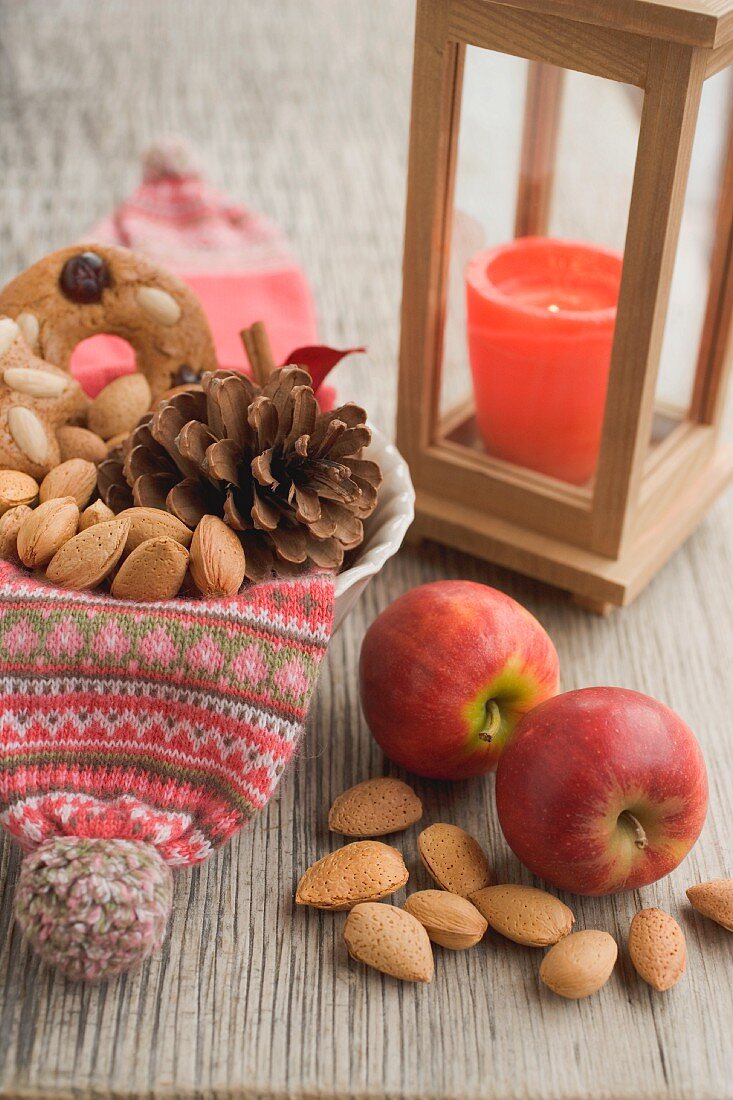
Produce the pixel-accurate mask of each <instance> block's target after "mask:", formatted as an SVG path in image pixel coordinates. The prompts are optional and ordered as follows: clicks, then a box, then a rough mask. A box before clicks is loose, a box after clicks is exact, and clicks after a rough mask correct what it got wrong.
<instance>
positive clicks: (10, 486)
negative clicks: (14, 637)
mask: <svg viewBox="0 0 733 1100" xmlns="http://www.w3.org/2000/svg"><path fill="white" fill-rule="evenodd" d="M150 400H151V396H150V387H149V386H148V383H147V381H146V379H145V378H144V377H143V375H141V374H131V375H125V376H124V377H122V378H117V379H115V381H114V382H111V383H110V384H109V385H108V386H106V387H105V388H104V389H103V390H102V391H101V393H100V394H99V395H98V396H97V397H96V398H95V399H94V400H93V401H92V402H91V404H90V406H89V409H88V413H87V423H88V425H89V427H88V428H87V427H82V426H80V425H71V424H69V425H65V426H63V427H62V428H59V429H58V432H57V439H58V443H59V450H60V453H61V456H62V459H63V460H62V461H61V462H60V463H59V464H58V465H57V466H54V467H53V468H52V469H51V470H49V472H48V473H47V474H46V476H45V477H44V478H43V480H42V481H41V482H40V484H39V483H38V482H37V481H36V480H35V478H33V477H31V476H30V475H29V474H25V473H21V472H20V471H18V470H0V558H2V559H3V560H5V561H10V562H13V563H14V564H19V565H24V566H26V567H27V568H28V569H32V570H34V571H35V573H36V574H37V575H40V576H44V577H45V578H46V579H47V580H48V581H50V582H51V583H53V584H56V585H59V586H60V587H62V588H72V589H79V590H81V589H94V588H99V587H101V586H105V587H106V588H108V590H109V591H110V592H111V593H112V595H113V596H116V597H119V598H120V599H129V600H163V599H169V598H171V597H173V596H176V595H177V594H179V593H184V594H186V595H202V596H206V597H220V596H231V595H233V594H234V593H236V592H238V591H239V589H240V587H241V586H242V583H243V581H244V564H245V563H244V551H243V550H242V546H241V543H240V542H239V539H238V538H237V537H236V535H235V534H234V532H233V531H232V530H231V529H230V528H229V527H228V526H227V525H226V524H225V523H224V522H223V521H222V520H220V519H218V518H217V517H216V516H204V518H203V519H202V520H201V522H200V523H199V524H198V526H197V527H196V529H195V530H193V531H192V530H190V529H189V528H188V527H186V526H185V524H183V523H182V522H181V521H180V520H179V519H177V518H176V517H175V516H172V515H170V514H169V513H168V512H164V511H162V510H160V509H157V508H128V509H127V510H126V511H124V512H120V513H119V514H118V515H117V516H115V515H114V513H113V512H112V511H111V510H110V509H109V508H108V507H107V505H106V504H104V502H103V501H101V500H99V499H95V498H96V495H97V468H96V463H97V462H99V461H101V460H103V459H104V458H106V456H107V454H108V450H109V449H114V447H116V446H117V445H118V444H119V442H120V441H121V439H124V438H126V437H127V435H128V433H129V432H130V430H131V429H132V428H133V427H134V426H135V424H136V423H137V422H138V420H139V419H140V416H141V415H142V414H143V413H144V412H145V411H146V410H147V408H148V407H149V405H150Z"/></svg>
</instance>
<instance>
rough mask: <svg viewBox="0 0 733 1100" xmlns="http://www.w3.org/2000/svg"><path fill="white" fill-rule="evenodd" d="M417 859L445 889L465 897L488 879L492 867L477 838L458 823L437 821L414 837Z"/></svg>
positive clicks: (478, 888) (486, 883) (489, 879)
mask: <svg viewBox="0 0 733 1100" xmlns="http://www.w3.org/2000/svg"><path fill="white" fill-rule="evenodd" d="M417 848H418V851H419V853H420V859H421V860H422V861H423V863H424V865H425V867H426V868H427V870H428V871H429V873H430V874H431V875H432V877H433V878H434V879H435V881H436V882H437V883H438V886H442V887H443V889H444V890H450V891H451V893H453V894H460V895H461V897H464V898H467V897H468V896H469V894H473V893H475V891H476V890H480V889H481V888H482V887H483V886H488V884H489V883H490V882H491V869H490V867H489V861H488V859H487V858H486V855H485V853H484V851H483V849H482V847H481V845H480V844H479V843H478V841H477V840H474V838H473V837H472V836H471V835H470V834H469V833H467V832H465V831H464V830H463V829H459V828H458V826H457V825H446V824H444V823H442V822H441V823H439V824H436V825H429V826H428V828H427V829H423V831H422V832H421V833H420V836H419V837H418V838H417Z"/></svg>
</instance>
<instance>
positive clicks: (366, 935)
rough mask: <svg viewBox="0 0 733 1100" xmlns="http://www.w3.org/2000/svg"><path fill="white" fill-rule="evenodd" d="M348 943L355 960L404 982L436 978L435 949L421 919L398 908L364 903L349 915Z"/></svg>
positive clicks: (347, 927) (347, 926) (345, 940)
mask: <svg viewBox="0 0 733 1100" xmlns="http://www.w3.org/2000/svg"><path fill="white" fill-rule="evenodd" d="M344 943H345V944H346V949H347V951H348V952H349V954H350V955H351V957H352V959H356V960H357V961H358V962H362V963H365V964H366V965H367V966H371V967H373V968H374V969H375V970H381V971H382V973H383V974H389V975H390V976H391V977H393V978H398V979H399V980H400V981H403V982H430V981H432V979H433V969H434V962H433V949H432V948H431V946H430V940H429V938H428V934H427V932H426V931H425V929H424V928H423V926H422V924H421V923H420V921H419V920H416V918H415V917H413V916H412V915H411V914H410V913H408V912H406V911H405V910H404V909H398V908H397V907H396V906H395V905H380V904H376V903H373V902H362V903H360V904H359V905H356V906H354V908H353V909H352V910H351V912H350V913H349V915H348V917H347V918H346V924H345V925H344Z"/></svg>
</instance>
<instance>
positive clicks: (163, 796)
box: [0, 562, 334, 865]
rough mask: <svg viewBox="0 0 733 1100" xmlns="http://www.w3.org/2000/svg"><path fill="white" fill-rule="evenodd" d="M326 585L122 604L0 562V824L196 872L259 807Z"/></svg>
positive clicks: (325, 613)
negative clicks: (132, 848) (121, 845)
mask: <svg viewBox="0 0 733 1100" xmlns="http://www.w3.org/2000/svg"><path fill="white" fill-rule="evenodd" d="M333 592H334V586H333V580H332V579H331V578H330V577H325V576H313V577H306V578H299V579H297V580H293V581H286V582H280V581H278V582H272V583H268V584H262V585H257V586H255V587H253V588H250V589H248V590H245V591H244V592H242V593H241V594H240V595H238V596H233V597H231V598H230V599H226V600H213V601H204V600H193V599H177V600H167V601H165V602H160V603H128V602H125V601H121V600H115V599H113V598H112V597H111V596H108V595H105V594H103V593H99V592H90V593H87V592H69V591H66V590H63V589H59V588H53V587H51V586H49V585H48V584H45V583H43V582H41V581H38V580H36V579H34V578H32V577H30V576H28V575H27V574H26V573H23V572H21V571H20V570H18V569H16V568H15V567H14V566H12V565H9V564H8V563H6V562H0V694H1V695H2V708H1V712H0V821H1V822H2V824H3V825H4V826H5V828H6V829H7V830H8V832H9V833H11V834H12V836H13V837H15V839H16V840H17V841H18V842H19V843H20V844H21V845H22V846H23V848H24V849H25V850H26V851H31V850H33V849H35V848H37V847H38V846H40V845H42V844H43V843H44V842H46V841H48V840H49V839H51V838H53V837H57V836H71V837H88V838H107V839H115V840H131V841H137V842H147V843H149V844H151V845H153V846H154V847H155V849H156V850H157V852H158V853H159V855H160V856H161V857H162V859H163V860H164V861H165V862H166V863H168V864H169V865H185V864H192V863H198V862H200V861H201V860H204V859H206V857H207V856H208V855H209V854H210V852H211V851H212V850H213V849H214V848H216V847H218V846H219V845H221V844H223V843H224V842H225V841H226V840H228V839H229V838H230V837H231V836H232V834H233V833H235V832H236V831H237V830H238V829H240V828H241V827H242V825H243V824H244V823H245V822H246V821H248V820H249V819H250V818H251V817H252V815H253V814H254V813H256V812H257V810H259V809H261V808H262V807H263V806H264V805H265V803H266V802H267V801H268V799H269V798H270V795H271V794H272V792H273V790H274V789H275V786H276V785H277V782H278V780H279V778H280V776H281V774H282V772H283V770H284V769H285V767H286V766H287V764H288V761H289V760H290V758H291V757H292V755H293V752H294V750H295V748H296V746H297V744H298V741H299V738H300V735H301V732H302V725H303V721H304V718H305V715H306V711H307V707H308V702H309V699H310V696H311V692H312V690H313V686H314V683H315V680H316V675H317V671H318V665H319V663H320V660H321V658H322V656H323V654H324V653H325V650H326V646H327V644H328V640H329V636H330V631H331V622H332V613H333Z"/></svg>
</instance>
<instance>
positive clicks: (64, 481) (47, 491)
mask: <svg viewBox="0 0 733 1100" xmlns="http://www.w3.org/2000/svg"><path fill="white" fill-rule="evenodd" d="M96 489H97V468H96V466H95V465H94V463H93V462H88V461H87V460H86V459H84V458H70V459H67V461H66V462H61V463H59V465H58V466H54V468H53V470H51V471H50V472H49V473H48V474H46V476H45V477H44V479H43V481H42V482H41V488H40V492H39V499H40V501H41V504H44V503H45V502H46V501H47V500H53V499H54V497H73V498H74V500H75V501H76V503H77V505H78V507H79V508H80V509H81V508H86V506H87V504H88V503H89V501H90V500H91V499H92V496H93V494H94V493H95V492H96Z"/></svg>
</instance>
